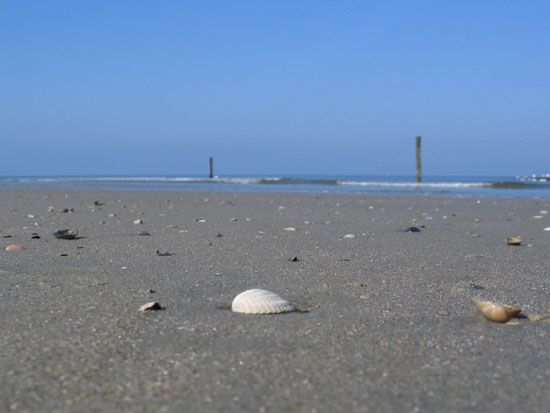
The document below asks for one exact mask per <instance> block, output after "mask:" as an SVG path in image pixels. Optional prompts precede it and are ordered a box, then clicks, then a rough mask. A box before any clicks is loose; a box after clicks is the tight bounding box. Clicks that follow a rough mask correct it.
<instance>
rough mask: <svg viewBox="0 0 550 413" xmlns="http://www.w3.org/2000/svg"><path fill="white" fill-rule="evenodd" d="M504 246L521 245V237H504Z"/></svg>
mask: <svg viewBox="0 0 550 413" xmlns="http://www.w3.org/2000/svg"><path fill="white" fill-rule="evenodd" d="M506 244H508V245H521V237H517V236H510V237H506Z"/></svg>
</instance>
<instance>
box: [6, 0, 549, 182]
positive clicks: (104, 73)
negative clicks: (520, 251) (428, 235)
mask: <svg viewBox="0 0 550 413" xmlns="http://www.w3.org/2000/svg"><path fill="white" fill-rule="evenodd" d="M548 22H550V2H549V1H537V0H531V1H528V2H521V1H506V0H501V1H490V0H485V1H453V2H443V1H391V0H388V1H366V0H365V1H345V0H340V1H307V0H303V1H300V0H293V1H281V0H277V1H275V0H273V1H262V0H255V1H206V0H202V1H161V2H159V1H139V0H132V1H96V2H83V1H55V0H49V1H18V0H3V1H0V144H1V151H0V161H1V162H0V175H2V176H6V175H8V176H11V175H88V174H107V175H109V174H134V175H135V174H148V175H159V174H175V175H178V174H181V175H185V174H198V173H203V172H206V171H207V166H208V157H209V156H214V158H215V160H216V172H217V173H218V174H220V175H223V174H252V175H254V174H278V175H280V174H307V173H310V174H329V175H331V174H332V175H335V174H383V173H392V174H413V173H414V137H415V136H416V135H422V136H423V139H424V140H423V143H424V151H423V162H424V172H425V174H427V175H510V176H513V175H521V174H531V173H534V172H538V173H545V172H550V159H549V158H550V24H549V23H548Z"/></svg>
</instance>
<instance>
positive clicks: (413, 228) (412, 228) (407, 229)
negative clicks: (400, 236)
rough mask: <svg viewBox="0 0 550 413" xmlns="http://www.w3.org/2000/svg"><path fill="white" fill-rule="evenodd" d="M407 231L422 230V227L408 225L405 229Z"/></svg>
mask: <svg viewBox="0 0 550 413" xmlns="http://www.w3.org/2000/svg"><path fill="white" fill-rule="evenodd" d="M405 232H420V228H418V227H408V228H406V229H405Z"/></svg>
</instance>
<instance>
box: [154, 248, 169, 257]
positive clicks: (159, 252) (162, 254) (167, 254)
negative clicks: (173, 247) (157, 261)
mask: <svg viewBox="0 0 550 413" xmlns="http://www.w3.org/2000/svg"><path fill="white" fill-rule="evenodd" d="M156 254H157V255H158V256H159V257H169V256H170V255H172V253H171V252H161V251H160V250H157V252H156Z"/></svg>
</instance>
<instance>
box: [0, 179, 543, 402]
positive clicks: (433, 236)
mask: <svg viewBox="0 0 550 413" xmlns="http://www.w3.org/2000/svg"><path fill="white" fill-rule="evenodd" d="M50 207H53V208H50ZM49 208H50V209H49ZM52 209H53V211H51V210H52ZM63 210H67V212H63ZM541 211H542V212H541ZM545 211H550V199H545V200H527V199H523V200H517V199H477V198H464V199H460V198H437V197H430V198H424V197H409V198H407V197H371V196H353V195H322V194H319V195H315V194H299V193H295V194H284V193H243V192H241V193H229V192H227V193H222V192H218V193H216V192H197V193H193V192H187V193H170V192H114V191H112V192H109V191H104V192H93V191H53V190H51V191H47V190H1V191H0V247H1V248H0V282H1V288H0V311H1V314H2V316H1V318H0V320H1V321H0V328H1V330H2V334H1V336H0V411H6V412H8V411H14V412H27V411H28V412H39V411H48V412H65V411H67V412H76V411H80V412H82V411H86V412H100V411H101V412H103V411H113V412H114V411H119V412H120V411H135V412H152V411H155V412H282V411H287V412H337V411H341V412H344V411H345V412H431V411H433V412H442V411H446V412H487V411H498V412H520V411H521V412H543V411H548V410H547V409H548V406H550V388H549V386H548V383H550V341H549V338H550V337H549V333H550V322H549V320H548V319H542V320H536V318H537V317H536V315H539V316H545V315H549V314H550V281H549V280H550V278H549V275H550V274H549V268H550V265H549V264H550V231H544V228H547V227H550V214H545V213H544V212H545ZM136 220H141V221H142V222H143V223H134V222H135V221H136ZM410 226H415V227H417V228H419V229H420V230H421V231H420V232H417V233H409V232H405V231H404V229H405V228H407V227H410ZM63 228H76V229H78V231H79V234H78V235H79V237H78V238H77V239H74V240H60V239H56V238H54V236H53V235H52V232H53V231H55V230H58V229H63ZM292 229H293V230H292ZM141 230H144V231H147V232H148V233H150V236H140V235H137V233H138V231H141ZM33 233H36V234H37V235H38V236H39V237H40V238H32V234H33ZM347 234H353V235H354V237H352V236H348V237H346V238H344V236H345V235H347ZM509 235H519V236H521V237H522V240H523V241H522V245H521V246H515V247H512V246H508V245H507V244H506V242H505V238H506V236H509ZM10 244H18V245H20V246H22V247H23V250H22V251H20V252H10V251H5V248H6V247H7V246H8V245H10ZM157 250H159V251H160V252H164V253H169V254H171V255H166V256H159V255H158V254H157V253H156V251H157ZM293 257H297V258H298V260H297V261H292V258H293ZM250 288H265V289H267V290H270V291H273V292H276V293H278V294H280V295H281V296H282V297H284V298H286V299H287V300H289V301H291V302H293V303H295V304H296V306H297V307H298V308H299V309H301V310H304V312H294V313H288V314H279V315H267V316H257V315H244V314H237V313H233V312H231V311H230V310H229V307H230V304H231V301H232V299H233V297H235V296H236V295H237V294H238V293H240V292H242V291H244V290H247V289H250ZM151 290H152V291H154V292H151ZM476 297H481V298H485V299H490V300H497V301H500V302H503V303H506V304H517V305H518V306H519V307H521V308H522V310H523V311H522V314H523V316H522V317H521V318H518V319H513V320H511V322H509V323H507V324H497V323H492V322H490V321H488V320H486V319H485V318H484V317H483V315H482V314H481V313H480V312H479V311H478V310H477V309H476V308H475V307H474V305H473V301H472V300H473V299H474V298H476ZM150 301H156V302H158V303H160V304H161V305H162V306H163V307H164V309H163V310H162V311H148V312H140V311H139V310H138V309H139V307H140V306H141V305H142V304H144V303H147V302H150ZM529 316H531V317H529ZM530 318H532V319H530Z"/></svg>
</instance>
